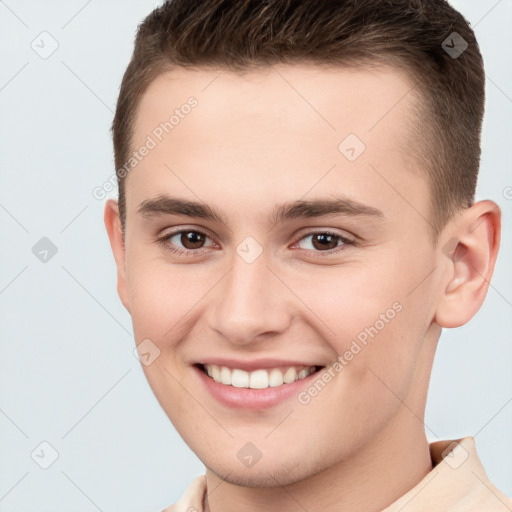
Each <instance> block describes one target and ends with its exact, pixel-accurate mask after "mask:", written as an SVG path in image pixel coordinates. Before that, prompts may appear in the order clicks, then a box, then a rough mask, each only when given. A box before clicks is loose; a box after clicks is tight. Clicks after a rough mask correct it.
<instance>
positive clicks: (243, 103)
mask: <svg viewBox="0 0 512 512" xmlns="http://www.w3.org/2000/svg"><path fill="white" fill-rule="evenodd" d="M413 94H414V91H413V86H412V82H411V81H410V80H409V77H408V76H407V74H406V73H404V72H402V71H400V70H398V69H396V68H390V67H377V66H373V67H357V68H347V67H330V68H327V67H323V66H318V65H311V64H293V65H278V66H271V67H265V68H256V69H253V70H251V71H246V72H244V73H235V72H231V71H228V70H226V69H214V68H211V69H206V68H196V69H183V68H177V69H175V70H172V71H170V72H167V73H164V74H161V75H160V76H158V77H157V78H156V79H155V80H154V81H153V82H152V83H151V84H150V86H149V87H148V89H147V90H146V92H145V94H144V95H143V97H142V99H141V102H140V104H139V108H138V111H137V116H136V121H135V126H134V134H133V139H132V149H134V150H137V149H138V148H140V147H142V146H143V145H145V144H146V143H147V141H148V137H149V138H150V139H151V140H152V141H153V143H154V144H152V146H153V147H152V149H151V151H149V152H148V154H147V156H145V157H144V159H143V160H142V161H141V162H140V163H138V164H137V166H136V168H134V170H133V171H131V172H130V174H129V176H128V179H127V199H128V198H129V197H130V196H131V197H132V198H133V199H134V200H139V199H140V200H143V199H146V198H147V196H148V195H153V196H154V195H155V194H156V193H158V192H159V191H160V192H162V191H163V190H161V189H165V188H166V187H167V189H168V190H173V189H174V190H176V188H180V189H182V190H183V192H184V193H185V194H186V195H189V196H190V192H191V190H190V187H192V188H193V190H192V192H194V191H196V192H197V194H196V195H199V192H201V194H203V195H208V194H211V195H212V196H213V192H214V191H220V190H221V188H222V187H223V188H224V189H225V185H226V184H229V186H230V190H233V191H235V190H238V191H239V192H241V191H247V194H246V197H242V196H243V194H241V193H239V194H237V195H236V196H235V195H234V194H233V197H232V198H230V199H233V200H234V201H236V200H237V198H238V200H239V201H240V206H243V205H244V204H246V205H247V204H249V203H248V201H249V202H250V201H251V200H252V199H253V198H254V199H255V200H256V198H259V199H258V200H259V204H261V201H262V198H263V197H265V196H267V197H268V198H269V201H271V200H276V201H277V200H278V199H277V196H278V195H280V196H281V197H280V199H281V200H282V199H283V198H284V199H287V198H286V197H284V195H286V193H287V192H289V195H290V198H291V196H294V198H295V199H296V198H297V195H298V196H299V197H300V196H303V195H304V194H306V193H308V190H312V189H313V188H314V189H315V192H322V191H323V192H328V191H329V190H330V189H331V188H332V187H333V186H336V187H337V188H338V190H339V191H341V192H343V193H346V194H347V195H350V196H351V197H353V198H354V199H356V200H366V199H367V198H364V197H362V196H364V195H365V191H366V192H368V193H369V194H370V195H371V194H372V193H373V194H374V195H375V198H376V199H378V197H377V196H378V195H380V201H381V202H382V201H384V200H385V199H386V194H383V185H384V182H383V176H382V175H384V180H386V179H387V181H388V182H389V183H390V184H391V188H395V189H396V187H395V185H396V186H398V188H400V186H399V185H400V184H402V185H403V186H405V188H410V185H411V184H412V186H414V187H416V188H417V189H418V190H421V189H423V188H424V185H425V183H424V181H423V176H422V175H421V174H420V173H418V172H414V171H415V170H416V169H415V168H414V163H413V162H412V161H411V159H410V158H409V157H410V155H409V152H408V139H409V135H410V120H411V113H412V105H413V103H414V96H413ZM190 105H194V106H193V107H190ZM359 153H361V154H360V156H358V154H359ZM354 156H355V157H356V158H355V159H354ZM332 169H335V172H330V170H332ZM170 171H172V173H171V172H170ZM400 173H401V174H402V175H399V174H400ZM171 174H172V176H171ZM379 175H380V176H379ZM180 176H181V177H186V180H180ZM130 181H132V182H133V183H134V184H135V183H136V186H132V187H130V185H129V183H130ZM419 181H421V183H419ZM409 182H411V183H409ZM414 182H416V183H414ZM186 183H188V184H189V185H190V186H189V187H188V190H187V186H186ZM249 183H250V184H251V187H250V190H248V184H249ZM394 184H395V185H394ZM340 187H341V189H340ZM270 190H271V193H270V194H269V191H270ZM418 190H417V191H416V192H415V193H416V194H418V193H419V192H418ZM389 192H390V194H389V196H388V197H387V198H388V199H389V198H394V200H395V202H396V200H397V191H396V190H395V191H394V192H391V191H389ZM249 195H251V197H249ZM274 196H275V197H274ZM128 202H129V201H128V200H127V203H128ZM139 202H140V201H139ZM279 202H282V201H279ZM418 206H419V207H421V206H420V205H418ZM381 209H382V208H381Z"/></svg>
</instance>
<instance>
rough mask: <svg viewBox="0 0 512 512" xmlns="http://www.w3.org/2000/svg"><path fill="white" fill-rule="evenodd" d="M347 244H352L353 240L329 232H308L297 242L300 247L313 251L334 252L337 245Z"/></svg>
mask: <svg viewBox="0 0 512 512" xmlns="http://www.w3.org/2000/svg"><path fill="white" fill-rule="evenodd" d="M349 244H353V241H352V240H348V239H347V238H345V237H343V236H341V235H337V234H335V233H329V232H317V233H309V234H308V235H306V236H304V237H302V238H301V240H300V241H299V243H298V245H299V247H300V248H301V249H309V250H313V251H314V252H328V251H332V252H335V250H336V249H337V248H338V247H340V246H344V245H349Z"/></svg>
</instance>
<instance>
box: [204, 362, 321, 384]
mask: <svg viewBox="0 0 512 512" xmlns="http://www.w3.org/2000/svg"><path fill="white" fill-rule="evenodd" d="M197 367H198V368H199V369H200V370H201V371H202V372H203V373H205V374H206V375H208V377H210V378H211V379H212V380H214V381H215V382H217V383H218V384H223V385H225V386H231V387H235V388H250V389H266V388H269V387H270V388H274V387H278V386H283V385H286V384H291V383H293V382H295V381H297V380H302V379H305V378H306V377H309V376H310V375H311V374H313V373H316V372H318V371H320V370H321V369H323V368H324V366H290V367H287V368H265V369H263V368H262V369H257V370H253V371H250V372H248V371H245V370H242V369H240V368H228V367H227V366H219V365H216V364H206V365H203V364H198V365H197Z"/></svg>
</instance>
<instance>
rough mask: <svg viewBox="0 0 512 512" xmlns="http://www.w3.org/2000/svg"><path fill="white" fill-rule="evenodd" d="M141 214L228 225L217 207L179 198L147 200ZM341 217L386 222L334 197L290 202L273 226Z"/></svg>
mask: <svg viewBox="0 0 512 512" xmlns="http://www.w3.org/2000/svg"><path fill="white" fill-rule="evenodd" d="M137 211H138V213H139V214H141V215H142V216H144V217H147V218H151V217H156V216H161V215H185V216H187V217H196V218H200V219H205V220H210V221H214V222H220V223H223V224H226V225H227V224H228V223H227V221H226V219H225V217H224V216H223V215H222V213H221V212H220V211H219V210H218V209H216V208H215V207H213V206H211V205H208V204H205V203H200V202H197V201H190V200H187V199H181V198H178V197H171V196H167V195H161V196H158V197H156V198H154V199H146V200H144V201H142V203H140V205H139V207H138V209H137ZM333 214H341V215H345V216H349V217H356V216H357V217H361V216H362V217H374V218H378V219H384V218H385V215H384V213H383V212H382V211H381V210H379V209H377V208H374V207H373V206H369V205H367V204H364V203H360V202H358V201H354V200H352V199H348V198H346V197H333V198H323V199H311V200H307V201H304V200H301V199H299V200H297V201H292V202H287V203H284V204H281V205H279V206H277V207H276V209H275V211H274V213H273V215H272V218H271V220H272V222H273V223H274V224H278V223H283V222H285V221H287V220H293V219H301V218H314V217H321V216H324V215H333Z"/></svg>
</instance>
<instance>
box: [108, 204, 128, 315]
mask: <svg viewBox="0 0 512 512" xmlns="http://www.w3.org/2000/svg"><path fill="white" fill-rule="evenodd" d="M103 219H104V221H105V227H106V228H107V233H108V238H109V240H110V247H112V252H113V253H114V259H115V261H116V266H117V293H118V294H119V298H120V299H121V302H122V303H123V306H124V307H125V308H126V309H127V310H128V312H129V313H130V301H129V294H128V284H127V280H126V251H125V244H124V239H123V233H122V230H121V218H120V216H119V206H118V203H117V201H115V200H114V199H108V200H107V202H106V203H105V212H104V215H103Z"/></svg>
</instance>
